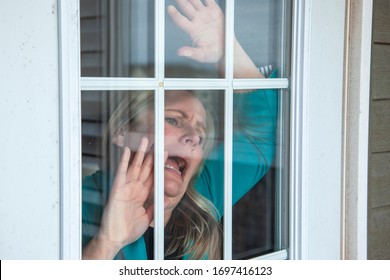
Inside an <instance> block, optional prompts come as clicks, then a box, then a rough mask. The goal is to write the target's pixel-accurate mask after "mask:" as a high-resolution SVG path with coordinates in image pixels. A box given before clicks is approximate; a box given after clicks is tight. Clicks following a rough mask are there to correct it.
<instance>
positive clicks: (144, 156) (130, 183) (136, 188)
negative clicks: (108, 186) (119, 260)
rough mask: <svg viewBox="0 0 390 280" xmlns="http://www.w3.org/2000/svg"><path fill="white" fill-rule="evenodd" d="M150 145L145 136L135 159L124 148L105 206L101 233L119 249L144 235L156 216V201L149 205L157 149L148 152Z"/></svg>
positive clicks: (102, 238)
mask: <svg viewBox="0 0 390 280" xmlns="http://www.w3.org/2000/svg"><path fill="white" fill-rule="evenodd" d="M147 146H148V140H147V138H146V137H144V138H143V139H142V140H141V143H140V145H139V147H138V151H137V152H136V154H135V155H134V158H133V159H132V161H131V162H130V156H131V151H130V149H129V148H128V147H125V148H124V150H123V154H122V158H121V161H120V163H119V166H118V169H117V172H116V175H115V178H114V183H113V186H112V191H111V193H110V197H109V200H108V203H107V205H106V207H105V209H104V213H103V217H102V223H101V227H100V232H99V237H100V239H101V240H104V241H105V242H107V243H108V244H109V245H110V246H111V247H115V248H116V249H117V251H119V249H121V248H122V247H123V246H125V245H127V244H130V243H132V242H134V241H136V240H137V239H138V238H139V237H140V236H142V234H144V232H145V231H146V229H147V228H148V226H149V225H150V223H151V222H152V220H153V205H149V206H145V201H146V199H147V197H148V196H149V193H150V191H151V189H152V187H153V184H154V180H153V160H154V159H153V151H152V150H151V151H149V152H148V153H147V152H146V150H147Z"/></svg>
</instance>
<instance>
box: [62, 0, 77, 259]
mask: <svg viewBox="0 0 390 280" xmlns="http://www.w3.org/2000/svg"><path fill="white" fill-rule="evenodd" d="M58 16H59V24H58V32H59V48H60V49H59V69H60V71H59V75H60V77H59V80H60V176H61V178H60V188H61V191H60V201H61V210H60V212H61V217H60V244H61V245H60V258H61V259H80V258H81V226H80V221H81V187H80V182H81V137H80V135H81V122H80V118H81V107H80V106H81V101H80V36H79V35H80V33H79V26H80V21H79V18H80V16H79V1H78V0H60V1H58Z"/></svg>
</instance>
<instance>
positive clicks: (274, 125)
mask: <svg viewBox="0 0 390 280" xmlns="http://www.w3.org/2000/svg"><path fill="white" fill-rule="evenodd" d="M288 102H289V100H288V95H287V94H286V93H283V91H279V90H276V89H266V90H254V91H252V92H250V93H245V94H235V96H234V112H235V115H234V138H233V201H234V202H236V201H237V203H236V204H235V205H234V207H233V258H234V259H248V258H253V257H256V256H259V255H264V254H267V253H271V252H274V251H279V250H282V249H285V248H286V245H287V233H288V212H287V210H288V170H289V168H288V166H289V165H288V154H289V150H288V147H289V142H288V139H289V135H288V131H289V125H288V124H289V117H288V116H289V113H288Z"/></svg>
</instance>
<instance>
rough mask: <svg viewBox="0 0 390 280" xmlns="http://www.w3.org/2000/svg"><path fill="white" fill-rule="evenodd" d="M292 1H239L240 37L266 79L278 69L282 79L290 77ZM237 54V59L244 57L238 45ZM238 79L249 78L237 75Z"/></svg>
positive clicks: (236, 21) (237, 24)
mask: <svg viewBox="0 0 390 280" xmlns="http://www.w3.org/2000/svg"><path fill="white" fill-rule="evenodd" d="M290 2H291V1H286V0H259V1H252V0H240V1H236V2H235V9H234V17H235V18H234V24H235V26H234V28H235V35H236V38H237V40H238V41H239V43H240V45H241V47H242V48H243V49H244V50H245V51H246V52H247V54H248V55H249V57H250V58H251V59H252V60H253V62H254V64H255V65H256V67H258V68H259V69H260V70H262V72H263V74H264V76H266V77H268V76H269V75H271V73H272V69H274V68H277V69H278V77H288V76H289V69H290V67H289V53H290V51H289V49H290V46H289V45H290V35H291V32H290V29H291V26H290V21H291V20H290V19H291V6H290V5H291V3H290ZM234 52H235V55H236V56H242V55H241V51H240V49H239V48H237V47H236V46H235V47H234ZM235 66H236V65H235ZM237 71H239V70H238V69H235V73H236V72H237ZM235 77H236V78H247V77H242V76H239V77H237V75H235ZM254 78H257V77H254ZM274 78H275V77H274Z"/></svg>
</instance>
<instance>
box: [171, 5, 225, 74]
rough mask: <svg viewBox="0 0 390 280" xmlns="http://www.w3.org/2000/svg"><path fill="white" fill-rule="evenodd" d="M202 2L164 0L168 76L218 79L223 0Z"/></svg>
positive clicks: (220, 63) (221, 71) (221, 44)
mask: <svg viewBox="0 0 390 280" xmlns="http://www.w3.org/2000/svg"><path fill="white" fill-rule="evenodd" d="M203 2H204V1H203ZM203 2H202V1H176V0H167V1H166V5H167V15H166V20H165V74H166V77H168V78H218V77H220V75H221V73H223V69H220V68H221V67H222V68H223V67H224V63H223V58H224V48H225V39H224V37H225V36H224V25H225V19H224V11H225V1H224V0H220V1H216V5H215V4H214V5H213V4H208V5H206V4H203ZM209 3H212V1H210V2H209ZM173 7H175V11H176V12H174V13H172V12H171V11H172V9H173Z"/></svg>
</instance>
